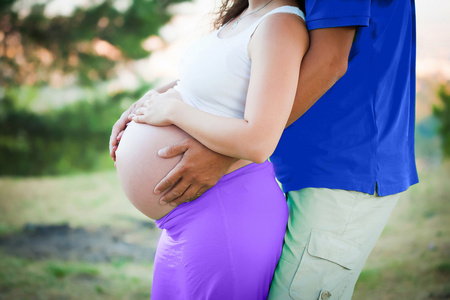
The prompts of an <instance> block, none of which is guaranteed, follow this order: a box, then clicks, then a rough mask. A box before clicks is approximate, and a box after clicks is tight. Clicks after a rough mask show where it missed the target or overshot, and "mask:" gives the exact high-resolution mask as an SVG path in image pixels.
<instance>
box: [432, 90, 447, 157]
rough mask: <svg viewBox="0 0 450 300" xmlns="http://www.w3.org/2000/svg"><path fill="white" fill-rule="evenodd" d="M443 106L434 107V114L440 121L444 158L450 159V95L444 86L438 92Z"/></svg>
mask: <svg viewBox="0 0 450 300" xmlns="http://www.w3.org/2000/svg"><path fill="white" fill-rule="evenodd" d="M438 95H439V98H440V99H441V101H442V103H441V104H442V106H439V107H438V106H434V107H433V114H434V115H435V116H436V118H437V119H438V120H439V121H440V128H439V133H440V135H441V138H442V150H443V153H444V157H450V93H448V92H447V91H446V87H445V86H444V85H442V86H441V87H440V89H439V92H438Z"/></svg>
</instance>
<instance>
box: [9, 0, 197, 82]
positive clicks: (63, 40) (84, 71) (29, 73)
mask: <svg viewBox="0 0 450 300" xmlns="http://www.w3.org/2000/svg"><path fill="white" fill-rule="evenodd" d="M183 1H189V0H170V1H169V0H132V1H131V4H130V5H129V7H128V8H127V9H126V10H125V11H122V12H121V11H119V10H118V9H117V8H116V7H115V2H116V1H114V0H105V1H104V2H102V3H100V4H97V5H94V6H91V7H88V8H76V9H75V10H74V11H73V13H72V14H71V15H70V16H56V17H48V16H46V14H45V7H46V5H47V4H48V3H50V0H48V1H47V2H46V3H44V4H34V5H32V6H31V8H30V12H29V14H27V15H26V16H21V14H20V13H19V12H18V11H17V9H16V10H14V9H13V8H14V4H15V3H16V2H18V0H2V1H1V2H0V86H3V87H11V86H18V85H24V84H25V85H45V84H47V83H48V82H50V81H51V78H52V76H55V75H57V76H60V77H61V76H63V75H68V74H70V75H75V77H76V78H78V80H77V84H81V85H91V84H95V83H96V82H98V81H102V80H107V79H109V78H111V77H114V76H115V74H114V72H113V68H114V66H115V65H116V64H117V63H118V62H124V61H129V60H135V59H140V58H144V57H147V56H148V55H149V54H150V52H149V51H146V50H145V49H144V48H143V47H142V45H141V44H142V42H143V41H144V40H145V39H147V38H148V37H149V36H151V35H156V34H157V33H158V30H159V28H160V27H161V26H162V25H164V24H165V23H166V22H167V21H169V19H170V18H171V15H170V13H169V12H168V7H169V5H171V4H174V3H179V2H183Z"/></svg>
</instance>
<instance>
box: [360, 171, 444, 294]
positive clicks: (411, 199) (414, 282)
mask: <svg viewBox="0 0 450 300" xmlns="http://www.w3.org/2000/svg"><path fill="white" fill-rule="evenodd" d="M449 179H450V164H448V163H446V164H444V165H443V166H441V167H440V168H439V169H438V170H427V171H424V172H421V173H420V183H419V184H418V185H415V186H413V187H411V188H410V189H409V190H408V192H407V193H406V194H405V195H404V196H403V197H402V198H401V199H400V201H399V203H398V204H397V207H396V208H395V209H394V211H393V213H392V215H391V217H390V219H389V222H388V224H387V226H386V228H385V230H384V231H383V233H382V235H381V238H380V240H379V241H378V243H377V244H376V246H375V248H374V250H373V251H372V253H371V255H370V256H369V258H368V260H367V263H366V265H365V267H364V269H363V271H362V273H361V276H360V278H359V280H358V282H357V284H356V288H355V293H354V297H353V299H368V300H370V299H374V300H375V299H383V300H390V299H447V298H448V297H449V291H450V261H449V257H450V218H449V217H448V216H449V215H450V184H449Z"/></svg>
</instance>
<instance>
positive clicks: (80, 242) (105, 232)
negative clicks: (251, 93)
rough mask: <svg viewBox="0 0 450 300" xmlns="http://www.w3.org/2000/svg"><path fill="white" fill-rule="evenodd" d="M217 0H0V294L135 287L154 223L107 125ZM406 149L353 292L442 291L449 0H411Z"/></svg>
mask: <svg viewBox="0 0 450 300" xmlns="http://www.w3.org/2000/svg"><path fill="white" fill-rule="evenodd" d="M219 5H220V1H219V0H212V1H208V0H192V1H185V0H176V1H169V0H1V2H0V299H148V298H149V297H150V288H151V281H152V269H153V256H154V253H155V248H156V243H157V239H158V236H159V229H157V228H155V225H154V223H153V222H152V221H150V220H149V219H147V218H145V217H143V216H142V215H141V214H140V213H139V212H138V211H137V210H136V209H135V208H134V207H133V206H132V205H131V204H130V203H129V202H128V201H127V200H126V198H125V196H124V195H123V193H122V191H121V188H120V186H119V185H118V180H117V177H116V174H115V170H114V166H113V162H112V160H111V159H110V157H109V152H108V140H109V135H110V131H111V127H112V125H113V124H114V122H115V121H116V120H117V119H118V117H119V116H120V114H121V113H122V112H123V111H124V110H125V109H127V108H128V107H129V105H130V104H131V103H133V102H134V101H136V100H137V99H139V97H140V96H141V95H143V94H144V93H145V92H146V91H147V90H149V89H151V88H153V87H157V86H160V85H163V84H165V83H168V82H170V81H172V80H174V79H176V78H177V65H178V60H179V57H180V55H181V53H182V52H183V49H185V48H186V47H187V46H188V45H189V44H190V43H191V42H192V41H194V40H195V39H197V38H199V37H201V36H202V35H204V34H206V33H208V32H209V31H210V30H211V28H212V23H211V22H212V20H213V19H214V14H212V13H211V12H214V11H217V9H218V7H219ZM416 9H417V40H418V48H417V113H416V119H417V122H416V123H417V124H416V153H417V164H418V168H419V176H420V180H421V183H420V184H418V185H416V186H414V187H412V188H410V190H409V191H408V192H407V193H406V195H405V196H404V197H403V198H402V199H401V201H400V202H399V204H398V206H397V207H396V209H395V210H394V212H393V215H392V216H391V219H390V221H389V223H388V225H387V227H386V229H385V230H384V232H383V234H382V236H381V238H380V241H379V242H378V244H377V246H376V247H375V249H374V251H373V252H372V254H371V256H370V257H369V260H368V262H367V265H366V266H365V269H364V270H363V272H362V274H361V277H360V280H359V281H358V283H357V286H356V291H355V295H354V298H355V299H450V219H449V217H448V216H449V214H450V204H449V200H450V196H449V195H450V184H449V183H450V163H449V162H448V157H450V34H449V32H450V13H449V12H450V1H448V0H431V1H426V0H416Z"/></svg>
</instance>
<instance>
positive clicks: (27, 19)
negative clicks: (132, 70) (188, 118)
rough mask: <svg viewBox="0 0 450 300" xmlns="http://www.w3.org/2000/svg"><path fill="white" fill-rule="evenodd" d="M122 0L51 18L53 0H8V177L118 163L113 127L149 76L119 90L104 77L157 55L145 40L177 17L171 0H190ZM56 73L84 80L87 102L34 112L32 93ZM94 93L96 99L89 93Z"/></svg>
mask: <svg viewBox="0 0 450 300" xmlns="http://www.w3.org/2000/svg"><path fill="white" fill-rule="evenodd" d="M117 1H118V0H104V1H103V2H101V1H100V3H99V1H95V2H94V3H96V4H95V5H91V6H90V7H87V8H85V7H84V8H80V7H79V8H76V9H74V10H73V12H72V14H70V15H69V16H55V17H51V16H48V15H47V14H46V6H47V5H48V4H49V3H51V0H47V2H45V3H44V4H42V2H43V1H42V0H40V1H35V2H39V3H41V4H39V3H38V4H36V3H35V4H34V5H31V6H30V7H29V13H27V14H24V13H23V12H21V11H20V10H18V9H17V4H18V3H25V4H27V3H30V2H33V1H31V0H27V1H25V0H0V176H4V175H26V176H27V175H43V174H46V175H53V174H61V173H70V172H74V171H90V170H99V169H102V168H105V167H107V166H113V164H112V161H111V160H110V158H109V157H108V152H109V151H108V137H109V134H110V132H111V126H112V125H113V124H114V122H115V121H116V120H117V118H118V117H119V116H120V114H121V112H122V111H123V107H124V105H122V103H123V102H124V101H127V100H126V99H137V98H139V96H141V95H142V94H144V92H145V91H146V90H148V88H149V83H143V85H142V86H141V87H139V88H136V89H134V90H132V91H128V90H125V91H120V92H116V93H115V94H114V95H109V94H107V92H106V90H105V89H101V88H99V86H100V85H99V84H100V83H102V82H104V81H107V80H108V79H112V78H114V77H116V74H115V72H114V70H115V66H117V65H119V64H126V63H128V62H132V61H134V60H137V59H141V58H144V57H147V56H149V55H150V52H149V51H147V50H145V49H144V48H143V47H142V42H143V41H145V40H146V39H147V38H148V37H150V36H152V35H157V34H158V30H159V28H160V27H161V26H163V25H164V24H165V23H167V22H168V21H169V20H170V18H171V14H170V12H169V10H168V7H169V5H171V4H174V3H178V2H182V1H189V0H170V1H169V0H130V1H129V2H130V4H129V6H128V7H127V8H125V9H123V10H119V9H117V8H116V5H115V4H116V2H117ZM68 2H69V0H67V2H66V3H68ZM55 78H56V81H59V82H62V84H59V86H60V87H61V86H62V87H64V86H67V85H68V84H70V85H71V86H72V85H76V86H81V87H83V88H80V89H79V90H81V91H83V94H82V95H81V96H80V101H77V102H75V103H71V104H65V105H64V106H62V107H60V108H58V109H55V110H48V109H47V110H44V111H41V112H35V111H32V110H31V109H30V108H29V102H28V99H24V98H29V99H31V100H30V103H31V101H35V100H34V99H35V96H36V95H37V94H38V92H39V90H40V89H41V88H45V87H46V86H47V85H50V86H52V85H53V86H55V85H54V84H52V81H55ZM64 82H65V84H64ZM24 91H25V92H26V93H24ZM27 91H28V92H27ZM86 91H90V92H89V93H87V92H86ZM93 93H94V94H95V96H94V98H95V99H92V96H91V97H90V98H91V99H90V100H89V98H88V99H86V98H87V97H86V96H87V95H88V94H93ZM24 94H26V95H25V96H24ZM58 100H59V99H58ZM128 101H130V100H128ZM23 103H25V104H23ZM125 106H126V103H125ZM106 162H107V163H108V164H106Z"/></svg>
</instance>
